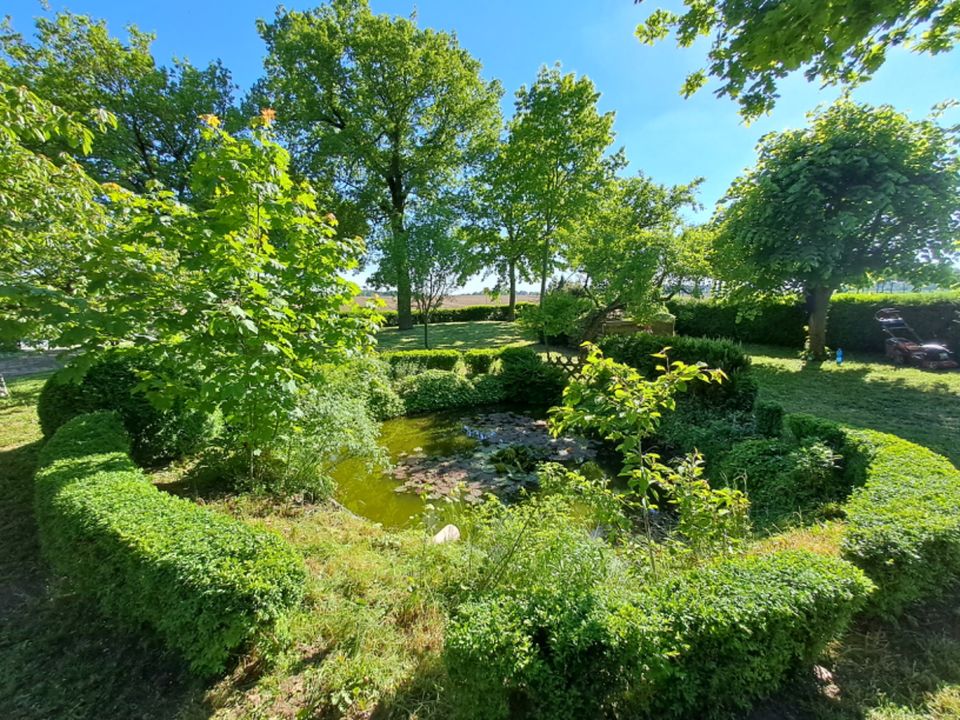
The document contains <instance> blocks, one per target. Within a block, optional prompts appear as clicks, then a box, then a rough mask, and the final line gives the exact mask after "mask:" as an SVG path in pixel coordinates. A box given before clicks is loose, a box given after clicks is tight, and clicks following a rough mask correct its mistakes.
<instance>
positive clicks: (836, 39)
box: [637, 0, 960, 119]
mask: <svg viewBox="0 0 960 720" xmlns="http://www.w3.org/2000/svg"><path fill="white" fill-rule="evenodd" d="M684 6H685V10H684V11H683V12H679V13H677V12H671V11H668V10H663V9H658V10H656V11H654V12H653V13H652V14H651V15H650V16H649V17H648V18H647V20H646V21H645V22H644V23H643V24H641V25H640V26H639V27H638V28H637V36H638V37H639V38H640V40H641V41H643V42H647V43H654V42H657V41H658V40H662V39H664V38H666V37H667V36H668V35H669V34H670V33H671V32H673V34H674V36H675V37H676V40H677V43H678V44H679V45H680V46H681V47H689V46H691V45H692V44H693V43H694V42H695V41H696V40H697V39H699V38H700V37H703V36H710V37H711V39H712V45H711V47H710V51H709V54H708V65H707V69H706V70H698V71H696V72H694V73H693V74H691V75H690V76H688V77H687V80H686V82H685V83H684V86H683V94H684V95H690V94H692V93H694V92H696V91H697V90H698V89H700V88H701V87H702V86H703V85H704V84H705V83H706V81H707V75H708V74H709V75H710V76H712V77H714V78H716V79H717V80H719V81H720V83H721V84H720V87H719V88H718V89H717V91H716V93H717V95H720V96H727V97H730V98H732V99H734V100H736V101H737V102H738V103H739V105H740V111H741V113H742V114H743V115H744V117H746V118H747V119H753V118H756V117H758V116H760V115H762V114H763V113H765V112H769V111H770V110H771V109H772V108H773V106H774V103H775V102H776V99H777V97H778V94H777V83H778V81H779V80H780V79H782V78H783V77H785V76H786V75H787V74H789V73H791V72H793V71H795V70H800V69H803V70H804V74H805V75H806V77H807V79H809V80H816V81H819V82H822V83H826V84H836V83H840V84H844V85H855V84H857V83H860V82H863V81H864V80H867V79H869V78H870V77H871V75H873V73H874V72H876V71H877V69H878V68H880V66H881V65H883V63H884V61H885V60H886V56H887V52H888V50H889V49H890V48H893V47H897V46H905V47H908V48H910V49H912V50H915V51H917V52H925V53H939V52H945V51H947V50H950V49H951V48H952V47H953V46H954V45H955V44H956V43H957V40H958V39H960V0H831V2H821V1H818V0H779V1H778V2H769V1H768V0H684Z"/></svg>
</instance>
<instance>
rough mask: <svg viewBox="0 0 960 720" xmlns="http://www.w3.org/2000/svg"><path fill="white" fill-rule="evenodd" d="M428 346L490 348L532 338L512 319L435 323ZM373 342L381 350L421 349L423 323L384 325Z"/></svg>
mask: <svg viewBox="0 0 960 720" xmlns="http://www.w3.org/2000/svg"><path fill="white" fill-rule="evenodd" d="M429 337H430V348H431V349H434V350H441V349H453V350H470V349H472V348H493V347H500V346H502V345H510V344H512V343H524V342H532V338H531V337H527V336H526V335H525V334H524V332H523V331H522V328H520V326H518V325H517V324H516V323H511V322H500V321H493V320H491V321H478V322H459V323H438V324H436V325H431V326H430V330H429ZM377 343H378V345H379V349H380V350H381V351H384V352H386V351H390V350H422V349H423V347H424V344H423V326H422V325H421V326H417V327H414V328H411V329H410V330H398V329H397V328H386V329H384V330H381V331H380V332H379V333H378V334H377Z"/></svg>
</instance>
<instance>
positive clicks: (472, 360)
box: [463, 348, 503, 375]
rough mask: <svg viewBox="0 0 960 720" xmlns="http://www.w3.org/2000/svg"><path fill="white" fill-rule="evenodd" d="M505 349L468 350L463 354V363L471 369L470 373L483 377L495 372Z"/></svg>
mask: <svg viewBox="0 0 960 720" xmlns="http://www.w3.org/2000/svg"><path fill="white" fill-rule="evenodd" d="M502 350H503V348H477V349H474V350H467V351H466V352H465V353H464V354H463V361H464V362H465V363H466V364H467V367H468V368H470V372H472V373H473V374H475V375H481V374H483V373H488V372H490V371H491V370H493V369H494V368H495V366H496V361H497V359H498V358H499V357H500V353H501V352H502Z"/></svg>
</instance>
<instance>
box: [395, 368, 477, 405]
mask: <svg viewBox="0 0 960 720" xmlns="http://www.w3.org/2000/svg"><path fill="white" fill-rule="evenodd" d="M397 393H399V395H400V397H401V398H402V399H403V402H404V405H405V406H406V408H407V412H408V413H411V414H415V413H424V412H433V411H435V410H445V409H448V408H459V407H469V406H471V405H475V404H477V397H476V393H475V391H474V387H473V383H472V382H471V381H470V379H469V378H467V377H465V376H463V375H461V374H460V373H455V372H453V371H450V370H424V371H423V372H421V373H418V374H416V375H410V376H409V377H405V378H403V379H401V380H400V381H399V382H397Z"/></svg>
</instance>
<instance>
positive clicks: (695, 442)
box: [656, 397, 756, 477]
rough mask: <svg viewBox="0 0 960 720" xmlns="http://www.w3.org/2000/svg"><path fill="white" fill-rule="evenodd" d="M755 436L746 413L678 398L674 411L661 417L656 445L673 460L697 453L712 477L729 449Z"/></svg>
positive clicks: (753, 427) (752, 424) (753, 428)
mask: <svg viewBox="0 0 960 720" xmlns="http://www.w3.org/2000/svg"><path fill="white" fill-rule="evenodd" d="M754 437H756V430H755V426H754V423H753V421H752V418H751V417H750V416H749V415H748V414H747V413H744V412H740V411H732V412H718V411H716V410H715V409H713V408H704V407H702V406H700V405H699V404H698V403H696V402H689V401H688V400H687V398H684V397H681V398H679V399H678V400H677V408H676V410H674V412H672V413H666V414H664V416H663V420H662V421H661V423H660V429H659V430H658V431H657V435H656V442H657V445H658V446H659V450H660V452H661V454H666V455H668V456H672V457H673V456H679V455H687V454H689V453H692V452H693V451H694V450H697V451H699V452H700V453H701V454H702V455H703V458H704V461H705V463H706V470H707V476H708V477H714V476H715V475H716V472H715V470H716V468H717V467H718V466H719V464H720V462H721V461H722V460H723V457H724V456H725V455H726V454H727V453H728V452H729V451H730V448H732V447H733V446H734V445H736V444H737V443H739V442H741V441H743V440H747V439H750V438H754Z"/></svg>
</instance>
